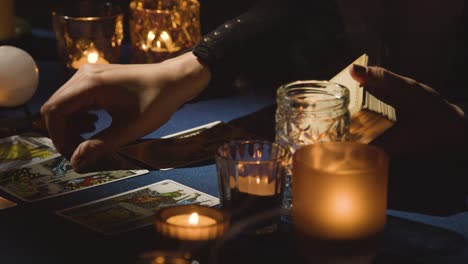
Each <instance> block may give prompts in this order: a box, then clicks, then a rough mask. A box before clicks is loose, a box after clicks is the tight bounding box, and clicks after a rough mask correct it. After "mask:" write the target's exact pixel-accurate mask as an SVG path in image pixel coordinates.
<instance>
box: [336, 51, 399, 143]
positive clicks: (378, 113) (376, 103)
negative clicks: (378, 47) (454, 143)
mask: <svg viewBox="0 0 468 264" xmlns="http://www.w3.org/2000/svg"><path fill="white" fill-rule="evenodd" d="M367 63H368V56H367V55H366V54H363V55H361V56H360V57H359V58H357V59H356V60H355V61H353V62H352V63H351V64H350V65H349V66H347V67H346V68H345V69H343V70H342V71H341V72H340V73H338V74H337V75H336V76H335V77H333V78H332V79H331V80H330V81H332V82H335V83H339V84H341V85H344V86H346V87H347V88H348V89H349V97H350V100H349V107H348V109H349V112H350V114H351V127H350V133H351V137H350V140H351V141H357V142H360V143H369V142H371V141H372V140H374V139H375V138H377V137H378V136H380V135H381V134H383V133H384V132H385V131H386V130H387V129H389V128H390V127H392V126H393V124H394V123H395V122H396V111H395V108H393V107H392V106H391V105H388V104H386V103H384V102H382V101H380V100H379V99H377V98H376V97H375V96H373V95H372V94H370V93H369V92H368V91H366V89H365V87H362V86H360V84H359V83H358V82H356V81H355V80H354V79H353V78H352V77H351V74H350V72H349V70H350V67H352V65H353V64H358V65H362V66H367Z"/></svg>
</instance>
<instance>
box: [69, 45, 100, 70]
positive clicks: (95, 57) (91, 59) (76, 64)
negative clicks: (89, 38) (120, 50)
mask: <svg viewBox="0 0 468 264" xmlns="http://www.w3.org/2000/svg"><path fill="white" fill-rule="evenodd" d="M86 63H91V64H109V61H107V60H106V59H105V58H104V57H103V56H102V54H100V53H99V51H97V50H96V49H95V48H93V47H90V48H89V49H87V50H86V51H84V52H83V55H82V56H81V58H80V59H79V60H75V61H73V62H72V63H71V66H72V68H73V69H76V70H78V69H79V68H80V67H81V66H82V65H84V64H86Z"/></svg>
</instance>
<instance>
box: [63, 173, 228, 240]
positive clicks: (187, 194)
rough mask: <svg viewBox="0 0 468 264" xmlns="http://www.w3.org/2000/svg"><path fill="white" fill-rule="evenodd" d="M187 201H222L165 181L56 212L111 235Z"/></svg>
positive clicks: (147, 221) (197, 202)
mask: <svg viewBox="0 0 468 264" xmlns="http://www.w3.org/2000/svg"><path fill="white" fill-rule="evenodd" d="M187 204H200V205H204V206H215V205H218V204H219V199H218V198H216V197H214V196H211V195H209V194H206V193H203V192H200V191H197V190H195V189H192V188H190V187H188V186H185V185H183V184H180V183H178V182H175V181H172V180H164V181H160V182H157V183H154V184H151V185H148V186H144V187H142V188H138V189H135V190H131V191H128V192H125V193H121V194H118V195H114V196H111V197H107V198H104V199H101V200H97V201H94V202H91V203H87V204H83V205H79V206H76V207H72V208H69V209H64V210H60V211H58V212H57V214H58V215H60V216H63V217H65V218H67V219H69V220H71V221H73V222H76V223H78V224H80V225H84V226H86V227H88V228H90V229H92V230H95V231H97V232H100V233H103V234H106V235H111V234H117V233H121V232H126V231H130V230H133V229H136V228H139V227H143V226H147V225H150V224H151V223H152V218H153V215H154V212H155V210H156V209H158V208H162V207H168V206H177V205H187Z"/></svg>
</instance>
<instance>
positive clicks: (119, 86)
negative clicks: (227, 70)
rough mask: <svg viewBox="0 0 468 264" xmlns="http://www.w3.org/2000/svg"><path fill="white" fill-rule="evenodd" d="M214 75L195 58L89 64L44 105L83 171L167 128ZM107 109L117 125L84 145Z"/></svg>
mask: <svg viewBox="0 0 468 264" xmlns="http://www.w3.org/2000/svg"><path fill="white" fill-rule="evenodd" d="M210 78H211V76H210V71H209V69H208V68H207V66H205V65H203V64H202V63H201V62H200V61H198V59H197V58H196V57H195V56H194V55H193V54H192V53H191V52H188V53H185V54H183V55H181V56H178V57H176V58H173V59H170V60H167V61H164V62H162V63H158V64H140V65H117V64H115V65H112V64H111V65H93V64H87V65H84V66H82V67H81V68H80V70H78V72H76V74H75V75H73V77H72V78H71V79H70V80H69V81H67V82H66V83H65V84H64V85H63V86H62V87H60V89H58V90H57V91H56V92H55V93H54V94H53V95H52V96H51V98H50V99H49V100H48V101H47V102H46V103H45V104H44V105H43V106H42V108H41V113H42V115H43V117H44V119H45V122H46V125H47V129H48V131H49V136H50V137H51V139H52V141H53V142H54V145H55V147H56V148H57V150H58V151H59V152H60V153H61V154H62V155H63V156H65V157H66V158H69V159H70V161H71V164H72V166H73V168H74V169H75V170H77V171H78V172H83V171H86V170H87V168H89V167H90V166H92V165H93V164H94V163H95V162H96V161H97V160H99V159H100V158H102V157H104V156H106V155H108V154H110V153H112V152H114V151H115V150H117V149H118V148H119V147H120V146H122V145H124V144H126V143H129V142H131V141H132V140H135V139H137V138H140V137H142V136H144V135H146V134H148V133H150V132H151V131H153V130H155V129H157V128H159V127H160V126H161V125H163V124H164V123H165V122H166V121H167V120H168V119H169V118H170V117H171V116H172V114H173V113H174V112H175V111H176V110H177V109H178V108H179V107H180V106H181V105H182V104H184V103H185V102H186V101H188V100H190V99H192V98H193V97H195V96H196V95H197V94H199V93H200V92H201V91H202V90H203V89H204V88H205V87H206V86H207V85H208V83H209V81H210ZM96 108H97V109H104V110H106V111H107V112H108V113H109V114H110V115H111V117H112V123H111V125H110V126H109V127H108V128H106V129H105V130H103V131H102V132H100V133H98V134H96V135H94V136H93V137H92V138H90V139H88V140H86V141H84V142H81V141H80V140H79V139H80V135H81V134H82V133H84V132H89V130H90V129H91V128H92V127H93V122H94V121H95V119H93V118H92V117H90V115H89V114H88V112H89V111H90V110H92V109H96Z"/></svg>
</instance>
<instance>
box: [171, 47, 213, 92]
mask: <svg viewBox="0 0 468 264" xmlns="http://www.w3.org/2000/svg"><path fill="white" fill-rule="evenodd" d="M163 64H164V65H165V67H166V68H167V70H168V71H170V72H171V76H172V78H171V79H172V80H171V81H172V83H173V85H172V86H173V87H172V88H171V89H174V91H175V92H180V95H181V98H184V100H185V101H189V100H191V99H193V98H194V97H196V96H197V95H198V94H200V93H201V92H202V91H203V90H204V89H205V88H206V87H207V86H208V84H209V83H210V80H211V71H210V68H209V67H208V65H207V64H205V63H203V62H202V61H201V60H199V59H198V58H197V57H196V56H195V55H194V54H193V53H192V52H186V53H184V54H182V55H180V56H177V57H175V58H172V59H169V60H166V61H164V62H163Z"/></svg>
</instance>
